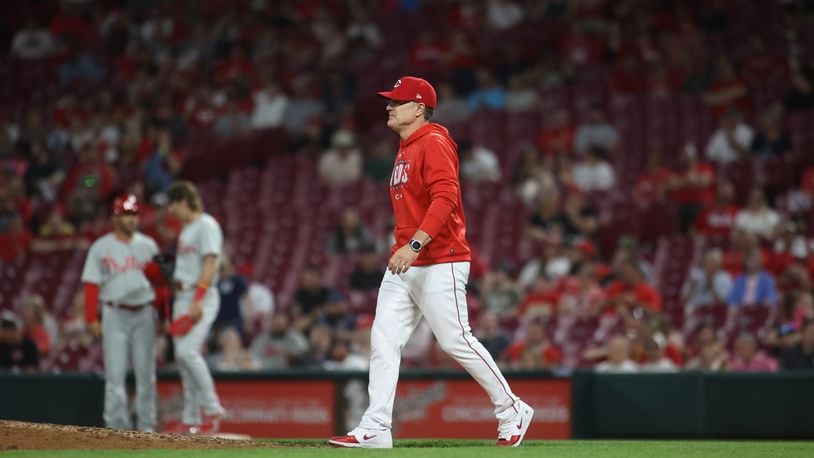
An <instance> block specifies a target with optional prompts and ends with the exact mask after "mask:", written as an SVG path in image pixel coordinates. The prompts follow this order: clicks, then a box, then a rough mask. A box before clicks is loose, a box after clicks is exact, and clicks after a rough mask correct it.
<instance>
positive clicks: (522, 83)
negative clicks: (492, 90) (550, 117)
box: [506, 74, 540, 112]
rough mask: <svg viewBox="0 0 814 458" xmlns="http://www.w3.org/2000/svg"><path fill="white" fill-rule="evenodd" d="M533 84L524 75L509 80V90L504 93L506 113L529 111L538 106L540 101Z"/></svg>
mask: <svg viewBox="0 0 814 458" xmlns="http://www.w3.org/2000/svg"><path fill="white" fill-rule="evenodd" d="M533 83H534V82H533V81H531V79H530V78H529V76H528V75H526V74H518V75H514V76H512V77H510V78H509V89H508V91H507V92H506V110H507V111H514V112H522V111H530V110H532V109H533V108H535V107H536V106H538V104H539V103H540V100H539V98H538V97H537V90H536V88H535V87H534V84H533Z"/></svg>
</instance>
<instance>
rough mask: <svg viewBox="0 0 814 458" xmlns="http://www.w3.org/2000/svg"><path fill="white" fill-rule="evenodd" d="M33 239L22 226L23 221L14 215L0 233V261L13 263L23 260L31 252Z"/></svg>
mask: <svg viewBox="0 0 814 458" xmlns="http://www.w3.org/2000/svg"><path fill="white" fill-rule="evenodd" d="M33 241H34V237H33V236H32V235H31V233H30V232H28V229H26V228H25V225H24V224H23V219H22V217H20V215H19V214H18V213H14V214H12V215H11V217H10V218H9V219H8V221H7V227H6V229H5V230H3V231H0V260H2V261H3V262H4V263H10V264H11V263H15V262H18V261H21V260H23V259H24V258H25V257H26V255H27V254H28V252H29V251H30V250H31V247H32V244H33Z"/></svg>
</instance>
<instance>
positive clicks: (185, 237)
mask: <svg viewBox="0 0 814 458" xmlns="http://www.w3.org/2000/svg"><path fill="white" fill-rule="evenodd" d="M167 195H168V197H169V207H168V211H169V212H170V214H172V215H173V216H174V217H176V218H178V219H179V220H180V221H181V222H182V223H183V224H184V228H183V229H182V230H181V234H180V235H179V237H178V251H177V253H176V256H175V273H174V274H173V286H174V288H175V303H174V306H173V319H176V320H177V319H179V318H180V317H182V316H184V315H187V316H188V317H189V318H190V319H191V320H192V322H194V325H193V326H192V327H191V329H189V331H188V332H186V333H185V334H183V335H177V336H175V340H174V342H175V361H176V364H177V366H178V371H179V372H180V373H181V382H182V384H183V386H184V412H183V419H182V423H181V424H180V425H179V428H178V429H177V430H175V431H174V432H182V433H191V434H211V433H214V432H217V431H218V429H219V428H220V420H221V418H222V417H223V415H224V410H223V407H221V404H220V400H219V399H218V395H217V393H216V392H215V384H214V381H213V380H212V374H210V373H209V368H208V367H207V365H206V362H205V360H204V358H203V355H201V346H202V345H203V344H204V342H205V341H206V338H207V336H208V335H209V331H210V330H211V328H212V323H213V322H214V321H215V317H217V315H218V309H219V308H220V296H219V295H218V290H217V288H216V287H215V285H217V283H218V271H219V270H220V262H221V253H222V250H223V232H222V231H221V228H220V225H219V224H218V222H217V221H216V220H215V218H213V217H212V216H211V215H209V214H206V213H204V211H203V205H202V203H201V197H200V195H199V194H198V190H197V189H196V188H195V185H193V184H192V183H189V182H186V181H180V182H176V183H174V184H173V185H172V186H171V187H170V189H169V191H168V192H167Z"/></svg>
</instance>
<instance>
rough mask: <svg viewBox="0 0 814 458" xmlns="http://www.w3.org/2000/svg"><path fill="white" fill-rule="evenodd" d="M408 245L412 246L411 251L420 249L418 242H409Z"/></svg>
mask: <svg viewBox="0 0 814 458" xmlns="http://www.w3.org/2000/svg"><path fill="white" fill-rule="evenodd" d="M410 245H411V246H412V248H413V250H415V251H418V250H420V249H421V242H419V241H418V240H413V241H412V242H410Z"/></svg>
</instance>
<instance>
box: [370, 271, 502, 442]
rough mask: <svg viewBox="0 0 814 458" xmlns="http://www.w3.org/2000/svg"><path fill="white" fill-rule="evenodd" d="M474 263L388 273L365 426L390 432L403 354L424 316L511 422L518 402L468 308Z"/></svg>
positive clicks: (375, 332) (374, 336)
mask: <svg viewBox="0 0 814 458" xmlns="http://www.w3.org/2000/svg"><path fill="white" fill-rule="evenodd" d="M468 278H469V263H468V262H455V263H445V264H433V265H428V266H421V267H410V268H409V269H408V270H407V272H405V273H403V274H399V275H394V274H392V273H390V272H389V271H387V272H385V274H384V278H383V279H382V284H381V287H380V288H379V297H378V301H377V304H376V317H375V318H374V320H373V328H372V330H371V336H370V346H371V354H370V383H369V385H368V394H369V396H370V406H369V407H368V409H367V411H366V412H365V415H364V417H363V418H362V421H361V423H360V425H359V426H360V427H361V428H363V429H369V430H389V429H391V427H392V421H393V402H394V400H395V396H396V384H397V382H398V377H399V365H400V364H401V350H402V349H403V348H404V345H405V344H406V343H407V339H409V338H410V335H411V334H412V333H413V330H414V329H415V327H416V326H417V325H418V322H419V321H420V319H421V316H422V315H423V316H424V318H425V319H426V320H427V324H429V325H430V328H431V329H432V332H433V334H435V338H436V339H437V340H438V343H439V345H440V346H441V348H442V349H443V350H444V351H445V352H446V353H448V354H449V355H450V356H452V357H453V358H454V359H455V360H456V361H457V362H458V363H459V364H460V365H461V366H462V367H463V368H464V369H466V371H467V372H469V374H470V375H472V377H473V378H474V379H475V380H476V381H477V382H478V383H479V384H480V385H481V386H482V387H483V389H484V390H486V393H487V394H488V395H489V399H491V401H492V404H494V406H495V416H496V417H497V418H498V419H499V420H504V419H508V418H511V416H512V415H514V414H515V412H516V410H515V407H514V403H515V401H516V400H517V396H515V395H514V394H513V393H512V391H511V389H510V388H509V384H508V383H507V382H506V379H505V378H504V377H503V374H502V373H501V372H500V369H499V368H498V367H497V364H495V361H494V359H492V357H491V355H489V352H488V351H486V349H485V348H484V347H483V345H481V343H480V342H478V340H477V339H476V338H475V336H473V335H472V331H471V329H470V328H469V315H468V312H467V306H466V282H467V280H468Z"/></svg>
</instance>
